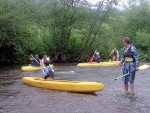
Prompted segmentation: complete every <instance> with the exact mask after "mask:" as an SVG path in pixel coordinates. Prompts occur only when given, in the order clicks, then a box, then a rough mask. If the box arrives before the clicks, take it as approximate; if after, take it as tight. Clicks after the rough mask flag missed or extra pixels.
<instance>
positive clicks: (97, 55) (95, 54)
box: [90, 50, 101, 63]
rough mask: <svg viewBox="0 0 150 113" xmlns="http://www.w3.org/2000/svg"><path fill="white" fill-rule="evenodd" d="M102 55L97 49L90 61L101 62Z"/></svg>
mask: <svg viewBox="0 0 150 113" xmlns="http://www.w3.org/2000/svg"><path fill="white" fill-rule="evenodd" d="M100 59H101V57H100V55H99V52H98V51H97V50H95V52H94V54H93V57H92V58H91V59H90V62H97V63H99V62H100Z"/></svg>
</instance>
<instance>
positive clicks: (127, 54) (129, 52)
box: [123, 45, 135, 62]
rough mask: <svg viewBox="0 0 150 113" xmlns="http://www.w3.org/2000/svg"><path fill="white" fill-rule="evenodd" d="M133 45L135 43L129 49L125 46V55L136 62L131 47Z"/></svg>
mask: <svg viewBox="0 0 150 113" xmlns="http://www.w3.org/2000/svg"><path fill="white" fill-rule="evenodd" d="M132 46H133V45H131V46H130V47H129V49H128V50H127V49H126V48H124V53H123V56H124V57H125V59H127V58H129V59H131V61H133V62H134V61H135V59H134V57H133V54H132V52H131V47H132ZM125 61H126V60H125Z"/></svg>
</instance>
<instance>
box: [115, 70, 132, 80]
mask: <svg viewBox="0 0 150 113" xmlns="http://www.w3.org/2000/svg"><path fill="white" fill-rule="evenodd" d="M130 73H131V72H130ZM128 74H129V72H128V73H127V74H124V75H122V76H120V77H117V78H115V79H114V80H118V79H120V78H122V77H125V76H127V75H128Z"/></svg>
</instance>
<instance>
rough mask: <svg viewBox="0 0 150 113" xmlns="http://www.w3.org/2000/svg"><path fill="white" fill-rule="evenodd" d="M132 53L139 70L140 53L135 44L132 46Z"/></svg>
mask: <svg viewBox="0 0 150 113" xmlns="http://www.w3.org/2000/svg"><path fill="white" fill-rule="evenodd" d="M131 53H132V55H133V58H134V60H135V65H136V70H137V69H138V66H139V54H138V52H137V49H136V48H135V47H134V46H132V47H131Z"/></svg>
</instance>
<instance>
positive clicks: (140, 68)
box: [114, 65, 150, 80]
mask: <svg viewBox="0 0 150 113" xmlns="http://www.w3.org/2000/svg"><path fill="white" fill-rule="evenodd" d="M143 66H144V65H142V66H140V67H139V70H142V69H147V68H149V67H150V66H149V65H147V67H145V68H142V67H143ZM135 71H136V70H135ZM132 72H134V71H132ZM132 72H130V73H132ZM128 74H129V72H128V73H127V74H125V75H122V76H120V77H118V78H115V79H114V80H118V79H120V78H122V77H125V76H127V75H128Z"/></svg>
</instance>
